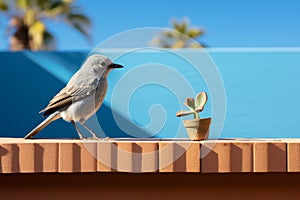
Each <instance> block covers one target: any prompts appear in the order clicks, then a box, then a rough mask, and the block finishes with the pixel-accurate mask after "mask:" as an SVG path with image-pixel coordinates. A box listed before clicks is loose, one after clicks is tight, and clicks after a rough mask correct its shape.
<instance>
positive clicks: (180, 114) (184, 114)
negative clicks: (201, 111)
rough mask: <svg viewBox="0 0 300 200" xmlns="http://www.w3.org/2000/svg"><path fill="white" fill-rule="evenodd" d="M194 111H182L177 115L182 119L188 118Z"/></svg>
mask: <svg viewBox="0 0 300 200" xmlns="http://www.w3.org/2000/svg"><path fill="white" fill-rule="evenodd" d="M193 113H194V111H192V110H190V111H186V110H180V111H178V112H177V113H176V116H177V117H182V116H186V115H190V114H193Z"/></svg>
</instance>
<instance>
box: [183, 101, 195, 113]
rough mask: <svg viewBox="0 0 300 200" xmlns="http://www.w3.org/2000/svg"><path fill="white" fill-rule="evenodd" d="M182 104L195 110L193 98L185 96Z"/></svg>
mask: <svg viewBox="0 0 300 200" xmlns="http://www.w3.org/2000/svg"><path fill="white" fill-rule="evenodd" d="M184 105H186V107H188V108H190V109H191V110H193V111H194V110H195V100H194V99H193V98H187V99H186V100H185V102H184Z"/></svg>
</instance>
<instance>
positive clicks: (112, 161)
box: [0, 138, 300, 173]
mask: <svg viewBox="0 0 300 200" xmlns="http://www.w3.org/2000/svg"><path fill="white" fill-rule="evenodd" d="M299 171H300V139H224V140H205V141H200V142H197V141H190V140H188V139H114V140H109V141H107V140H84V141H82V140H70V139H32V140H25V139H23V138H0V173H35V172H61V173H66V172H68V173H72V172H156V173H163V172H191V173H225V172H227V173H229V172H248V173H249V172H299Z"/></svg>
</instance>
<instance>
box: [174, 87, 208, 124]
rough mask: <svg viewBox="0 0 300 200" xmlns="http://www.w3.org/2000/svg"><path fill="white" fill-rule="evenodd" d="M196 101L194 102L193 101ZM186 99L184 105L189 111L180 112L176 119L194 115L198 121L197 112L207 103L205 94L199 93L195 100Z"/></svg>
mask: <svg viewBox="0 0 300 200" xmlns="http://www.w3.org/2000/svg"><path fill="white" fill-rule="evenodd" d="M195 99H196V100H195ZM195 99H193V98H187V99H186V100H185V102H184V105H186V107H188V108H189V109H190V110H188V111H187V110H181V111H178V112H177V113H176V116H177V117H182V116H186V115H190V114H194V118H195V119H199V118H200V116H199V112H201V111H202V110H203V109H204V105H205V104H206V102H207V94H206V93H205V92H200V93H198V94H197V95H196V98H195Z"/></svg>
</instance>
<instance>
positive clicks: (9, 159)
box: [0, 144, 20, 173]
mask: <svg viewBox="0 0 300 200" xmlns="http://www.w3.org/2000/svg"><path fill="white" fill-rule="evenodd" d="M19 152H20V151H19V147H18V145H17V144H1V146H0V156H1V160H0V161H1V163H0V172H1V173H17V172H20V164H19Z"/></svg>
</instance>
